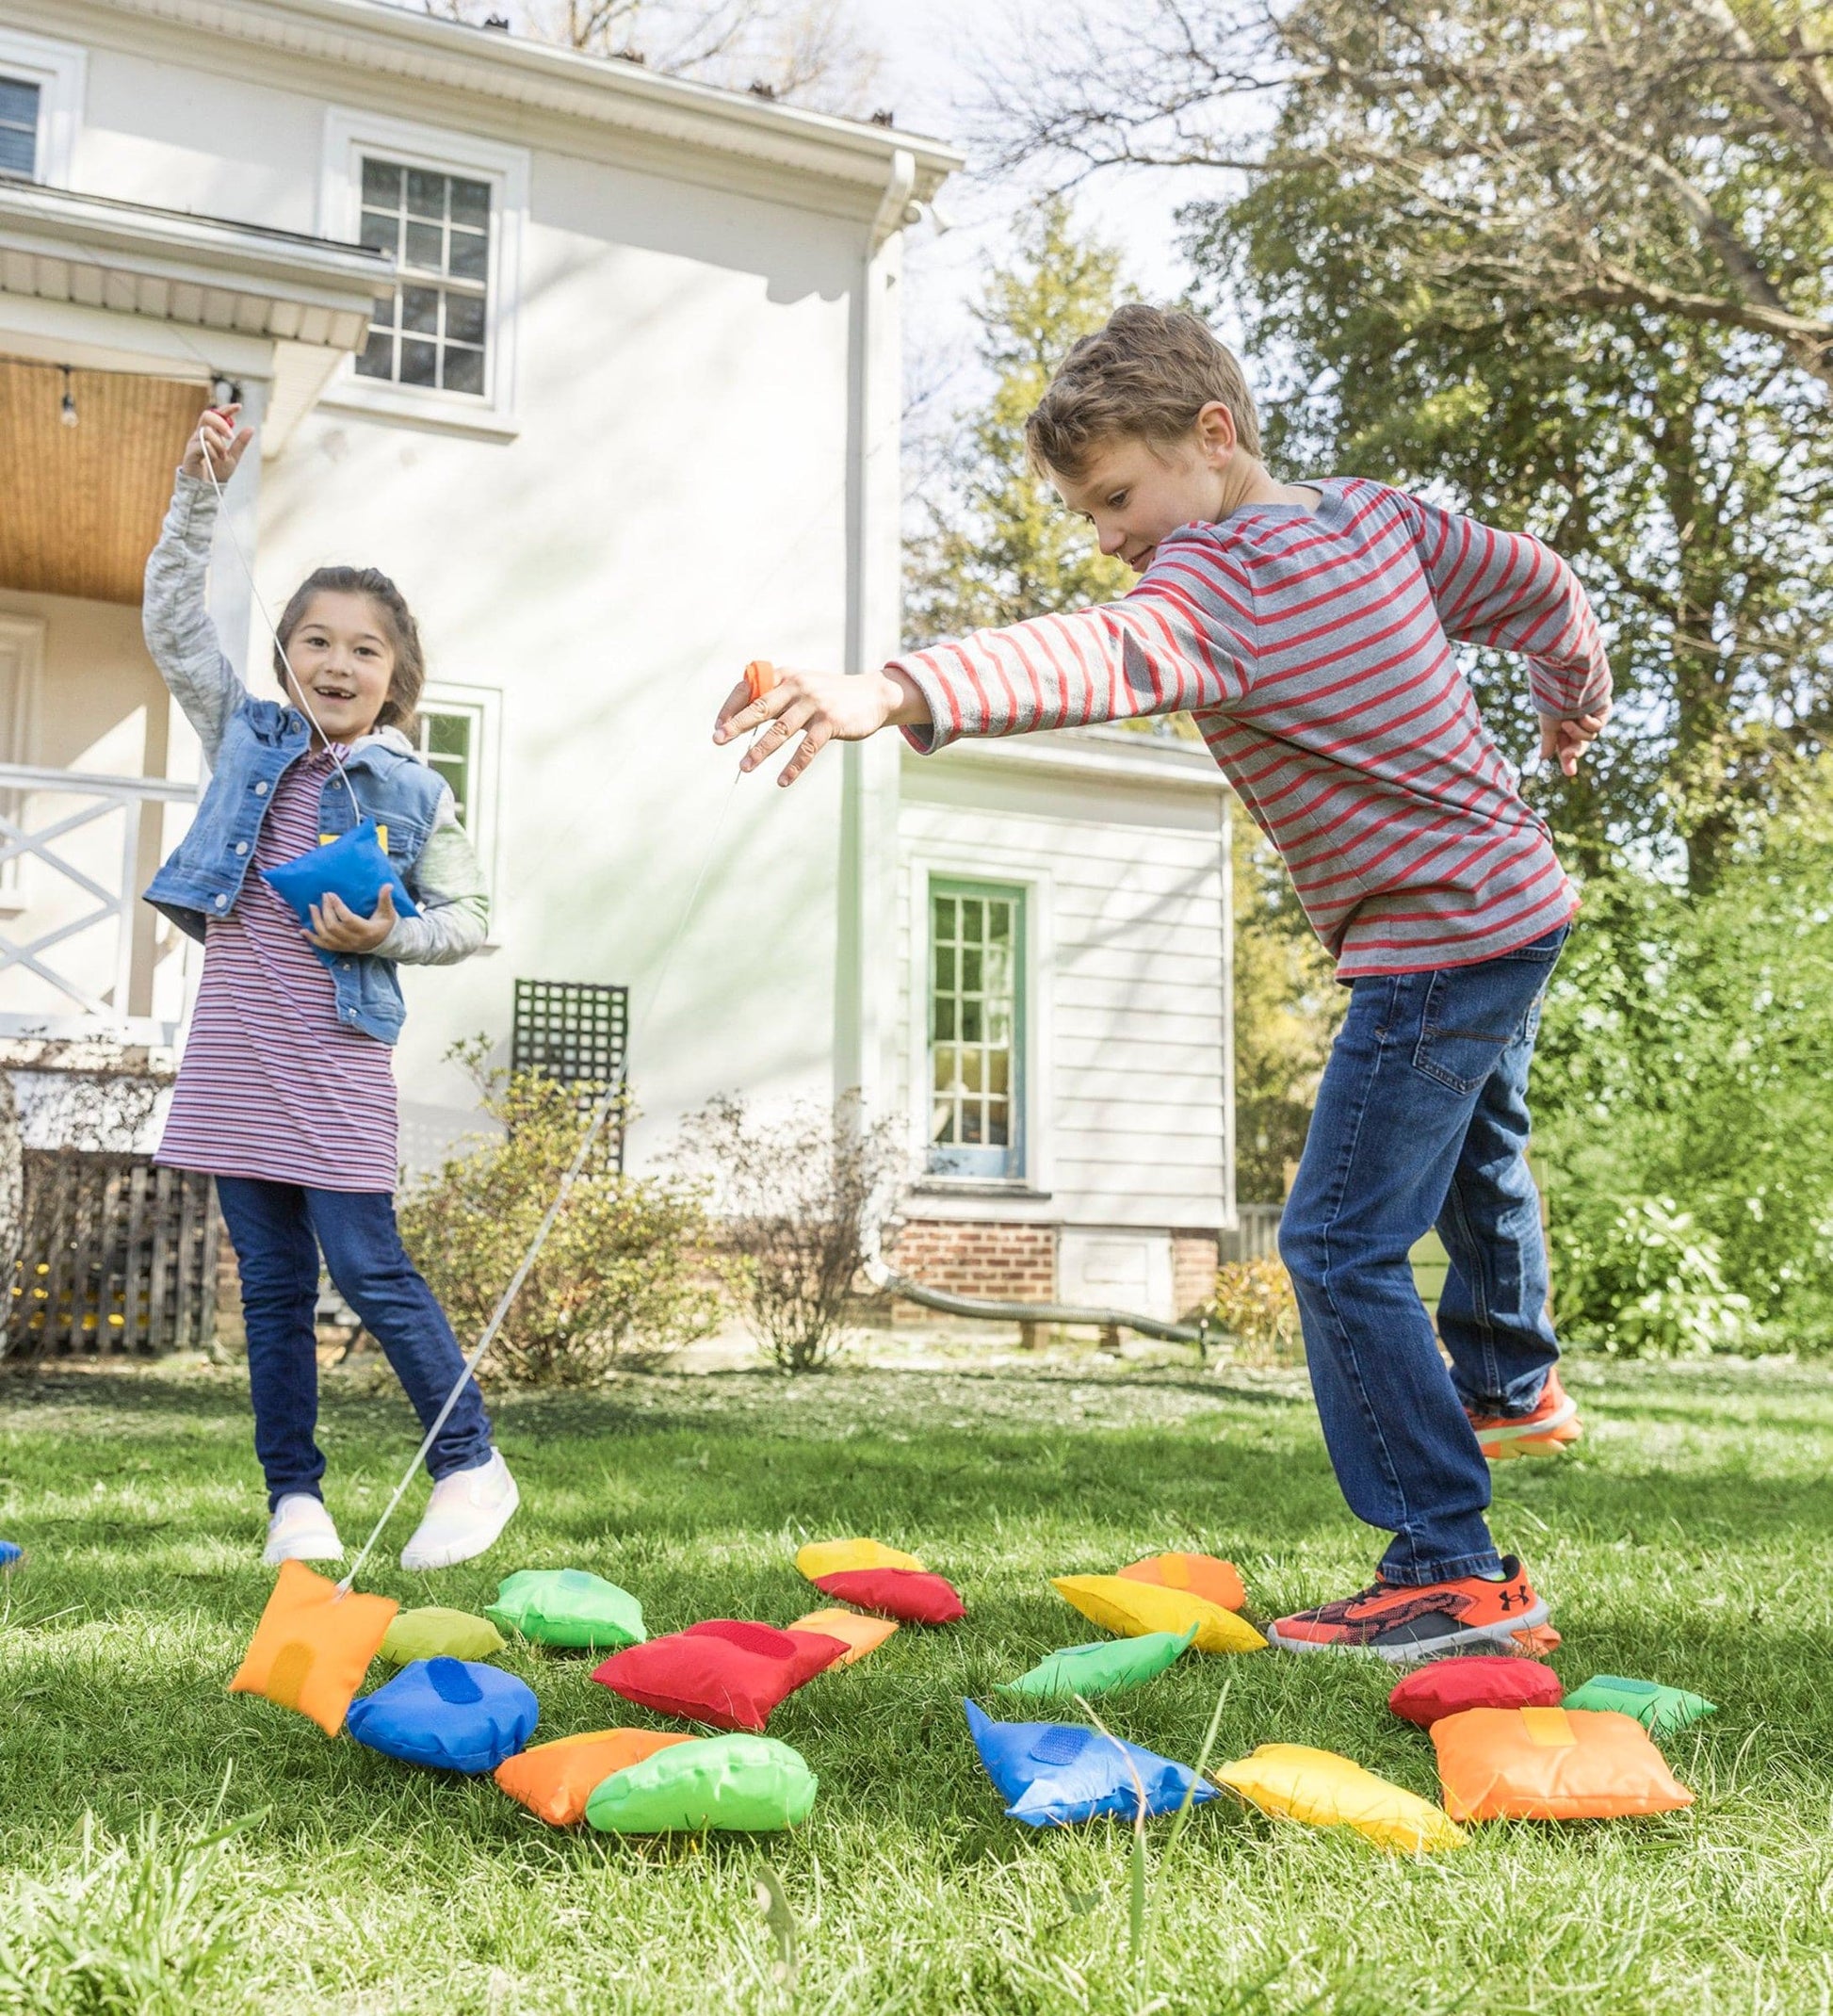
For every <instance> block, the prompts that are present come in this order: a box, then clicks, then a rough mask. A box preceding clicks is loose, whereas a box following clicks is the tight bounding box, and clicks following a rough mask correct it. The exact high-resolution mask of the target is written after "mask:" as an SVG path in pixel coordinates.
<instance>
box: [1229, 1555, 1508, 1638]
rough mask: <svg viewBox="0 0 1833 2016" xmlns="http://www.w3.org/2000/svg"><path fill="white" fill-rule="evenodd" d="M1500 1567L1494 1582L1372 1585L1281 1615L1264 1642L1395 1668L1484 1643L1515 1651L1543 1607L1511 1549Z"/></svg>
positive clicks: (1471, 1578) (1473, 1578) (1465, 1578)
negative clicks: (1372, 1658)
mask: <svg viewBox="0 0 1833 2016" xmlns="http://www.w3.org/2000/svg"><path fill="white" fill-rule="evenodd" d="M1502 1571H1503V1579H1502V1580H1501V1581H1500V1582H1487V1581H1485V1580H1484V1578H1483V1577H1482V1576H1481V1575H1460V1576H1458V1577H1457V1578H1456V1579H1455V1580H1454V1581H1452V1582H1432V1583H1427V1584H1425V1585H1423V1586H1419V1587H1412V1588H1405V1587H1403V1586H1402V1585H1400V1584H1399V1583H1392V1582H1377V1583H1372V1584H1371V1585H1370V1586H1369V1587H1368V1588H1366V1589H1364V1590H1363V1591H1362V1592H1361V1594H1360V1595H1359V1596H1351V1597H1348V1598H1346V1599H1344V1600H1343V1601H1340V1602H1335V1603H1324V1604H1323V1605H1322V1607H1320V1608H1319V1609H1316V1610H1301V1611H1300V1612H1299V1613H1298V1614H1297V1616H1295V1617H1282V1618H1280V1619H1279V1621H1278V1622H1277V1623H1276V1624H1273V1625H1271V1626H1269V1628H1268V1631H1267V1643H1268V1644H1269V1645H1273V1646H1276V1647H1277V1648H1278V1649H1279V1650H1281V1651H1287V1652H1353V1651H1365V1652H1374V1653H1376V1654H1378V1655H1379V1656H1380V1657H1381V1658H1383V1659H1388V1660H1392V1661H1393V1662H1394V1663H1395V1664H1397V1665H1400V1664H1404V1663H1406V1662H1409V1661H1412V1660H1416V1659H1439V1658H1442V1657H1443V1656H1444V1655H1445V1654H1446V1653H1447V1652H1461V1651H1468V1650H1472V1649H1474V1648H1480V1647H1482V1646H1484V1645H1488V1644H1493V1645H1494V1646H1495V1648H1496V1650H1498V1651H1504V1652H1506V1651H1513V1650H1515V1643H1514V1641H1515V1634H1516V1633H1517V1632H1521V1631H1533V1630H1534V1629H1535V1628H1536V1627H1538V1626H1541V1625H1544V1624H1545V1623H1546V1621H1547V1614H1548V1613H1547V1605H1546V1604H1545V1603H1544V1602H1543V1601H1541V1600H1540V1598H1539V1597H1538V1596H1536V1595H1535V1594H1534V1592H1533V1585H1532V1584H1530V1582H1529V1581H1528V1578H1527V1575H1526V1573H1525V1571H1524V1570H1523V1569H1522V1567H1521V1564H1520V1562H1518V1561H1517V1559H1516V1558H1515V1556H1514V1555H1513V1554H1505V1555H1504V1556H1503V1557H1502Z"/></svg>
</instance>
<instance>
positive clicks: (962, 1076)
mask: <svg viewBox="0 0 1833 2016" xmlns="http://www.w3.org/2000/svg"><path fill="white" fill-rule="evenodd" d="M929 973H930V984H929V1026H930V1042H929V1063H930V1073H929V1082H930V1146H929V1166H930V1171H931V1173H932V1174H933V1175H936V1176H965V1177H981V1178H987V1177H993V1178H999V1177H1003V1178H1007V1179H1011V1178H1014V1177H1020V1176H1023V1175H1024V1173H1025V1162H1024V1111H1025V1104H1024V1076H1025V1072H1024V1064H1025V1058H1024V1032H1025V984H1024V974H1025V892H1024V891H1023V890H1022V889H1014V888H1004V887H1001V886H998V885H997V884H994V883H986V882H943V881H933V882H932V883H931V884H930V962H929Z"/></svg>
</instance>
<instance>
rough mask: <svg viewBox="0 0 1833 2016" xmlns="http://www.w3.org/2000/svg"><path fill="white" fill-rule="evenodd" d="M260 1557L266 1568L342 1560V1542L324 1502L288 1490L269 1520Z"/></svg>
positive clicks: (304, 1493) (307, 1494)
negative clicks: (286, 1563)
mask: <svg viewBox="0 0 1833 2016" xmlns="http://www.w3.org/2000/svg"><path fill="white" fill-rule="evenodd" d="M261 1558H262V1560H263V1561H265V1562H266V1563H267V1564H268V1567H269V1568H278V1567H279V1566H280V1564H281V1563H282V1562H283V1561H341V1560H342V1559H343V1558H344V1543H343V1541H342V1540H340V1539H339V1538H338V1537H337V1528H336V1527H335V1526H333V1524H332V1522H331V1514H330V1513H329V1512H327V1511H326V1510H325V1505H324V1500H323V1499H321V1498H314V1497H313V1496H312V1494H311V1492H309V1491H289V1492H288V1493H287V1494H286V1496H285V1497H284V1498H283V1499H282V1500H281V1501H280V1503H279V1504H277V1505H276V1506H275V1507H274V1512H273V1517H272V1518H271V1519H270V1520H268V1544H267V1547H266V1549H265V1550H264V1551H263V1553H262V1555H261Z"/></svg>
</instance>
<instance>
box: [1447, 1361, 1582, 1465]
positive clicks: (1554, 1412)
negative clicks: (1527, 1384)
mask: <svg viewBox="0 0 1833 2016" xmlns="http://www.w3.org/2000/svg"><path fill="white" fill-rule="evenodd" d="M1464 1411H1465V1413H1466V1414H1468V1416H1469V1418H1470V1425H1471V1427H1473V1428H1474V1429H1475V1430H1476V1431H1477V1440H1478V1442H1479V1443H1480V1444H1481V1445H1482V1447H1483V1453H1484V1455H1486V1456H1487V1457H1488V1458H1489V1460H1490V1461H1491V1462H1492V1463H1507V1462H1510V1461H1512V1460H1513V1459H1514V1458H1515V1457H1516V1456H1556V1455H1558V1454H1559V1453H1560V1451H1561V1450H1562V1449H1564V1448H1565V1446H1566V1445H1567V1443H1569V1442H1576V1441H1577V1440H1578V1439H1579V1438H1580V1436H1582V1434H1583V1433H1584V1428H1583V1426H1582V1424H1581V1423H1580V1421H1579V1403H1578V1402H1577V1401H1576V1400H1574V1399H1573V1398H1572V1397H1571V1395H1570V1394H1568V1393H1567V1392H1566V1390H1565V1387H1563V1386H1562V1385H1561V1384H1560V1383H1559V1367H1558V1366H1557V1365H1555V1366H1554V1367H1553V1369H1552V1371H1551V1372H1549V1374H1547V1383H1546V1385H1545V1386H1543V1387H1542V1388H1541V1389H1540V1398H1539V1399H1538V1400H1537V1401H1536V1402H1535V1403H1534V1407H1533V1412H1532V1413H1531V1414H1479V1413H1477V1412H1476V1411H1475V1409H1474V1408H1471V1407H1466V1408H1465V1409H1464Z"/></svg>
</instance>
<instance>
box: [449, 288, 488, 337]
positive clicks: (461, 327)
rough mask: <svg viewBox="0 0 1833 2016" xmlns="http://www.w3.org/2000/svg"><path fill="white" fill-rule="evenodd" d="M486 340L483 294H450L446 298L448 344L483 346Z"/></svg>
mask: <svg viewBox="0 0 1833 2016" xmlns="http://www.w3.org/2000/svg"><path fill="white" fill-rule="evenodd" d="M483 339H484V298H483V296H482V295H481V294H448V295H446V341H447V342H448V343H476V344H479V345H480V344H481V343H482V342H483Z"/></svg>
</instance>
